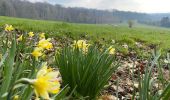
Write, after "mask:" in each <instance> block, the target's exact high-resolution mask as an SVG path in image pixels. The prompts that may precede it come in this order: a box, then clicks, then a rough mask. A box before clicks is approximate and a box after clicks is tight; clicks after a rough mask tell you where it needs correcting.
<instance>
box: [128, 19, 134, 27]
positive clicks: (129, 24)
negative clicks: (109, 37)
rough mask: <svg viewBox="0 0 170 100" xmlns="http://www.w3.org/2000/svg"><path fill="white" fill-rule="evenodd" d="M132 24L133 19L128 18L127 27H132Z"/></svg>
mask: <svg viewBox="0 0 170 100" xmlns="http://www.w3.org/2000/svg"><path fill="white" fill-rule="evenodd" d="M133 25H134V21H133V20H128V26H129V28H132V27H133Z"/></svg>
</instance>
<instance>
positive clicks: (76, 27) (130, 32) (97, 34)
mask: <svg viewBox="0 0 170 100" xmlns="http://www.w3.org/2000/svg"><path fill="white" fill-rule="evenodd" d="M6 23H8V24H11V25H13V26H15V27H16V28H17V29H20V30H24V31H27V32H29V31H34V32H45V33H52V35H53V36H63V35H67V36H70V37H72V38H73V39H79V38H80V37H81V36H86V35H87V38H90V40H92V41H93V42H95V41H101V42H103V40H104V42H105V43H110V42H111V40H115V41H121V42H127V44H128V43H132V44H134V43H135V41H137V42H138V41H142V42H144V43H145V44H147V45H150V44H156V45H159V47H160V48H162V49H169V48H170V39H169V37H170V34H169V33H170V29H167V28H160V27H152V26H145V25H140V24H136V25H134V27H133V28H128V25H126V24H121V25H93V24H75V23H66V22H56V21H42V20H29V19H19V18H10V17H0V26H2V25H4V24H6Z"/></svg>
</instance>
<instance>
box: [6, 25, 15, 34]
mask: <svg viewBox="0 0 170 100" xmlns="http://www.w3.org/2000/svg"><path fill="white" fill-rule="evenodd" d="M13 30H14V28H13V26H12V25H6V27H5V31H7V32H10V31H13Z"/></svg>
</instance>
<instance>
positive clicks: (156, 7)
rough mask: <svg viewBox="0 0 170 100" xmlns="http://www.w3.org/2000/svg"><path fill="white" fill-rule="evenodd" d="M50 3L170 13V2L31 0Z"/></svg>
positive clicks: (146, 0) (163, 0) (139, 0)
mask: <svg viewBox="0 0 170 100" xmlns="http://www.w3.org/2000/svg"><path fill="white" fill-rule="evenodd" d="M29 1H31V2H49V3H52V4H54V3H57V4H62V5H64V6H66V7H70V6H71V7H85V8H95V9H118V10H124V11H137V12H170V6H169V4H170V0H29Z"/></svg>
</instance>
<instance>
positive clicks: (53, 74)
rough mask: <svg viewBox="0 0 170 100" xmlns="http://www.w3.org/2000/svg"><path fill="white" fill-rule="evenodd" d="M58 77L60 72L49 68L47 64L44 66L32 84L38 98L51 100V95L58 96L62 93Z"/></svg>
mask: <svg viewBox="0 0 170 100" xmlns="http://www.w3.org/2000/svg"><path fill="white" fill-rule="evenodd" d="M58 75H59V72H58V71H53V70H51V69H48V68H47V63H44V64H43V65H42V67H41V69H40V70H39V71H38V73H37V76H36V79H35V80H34V82H33V84H32V85H33V88H34V91H35V94H36V96H37V98H38V97H39V96H40V97H42V98H43V99H46V100H49V99H50V97H49V93H52V94H57V93H58V92H59V91H60V83H59V81H58V80H57V76H58Z"/></svg>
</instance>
